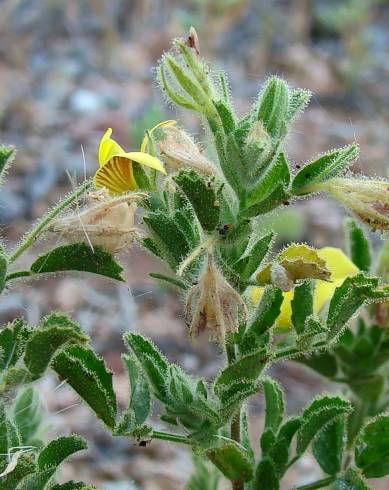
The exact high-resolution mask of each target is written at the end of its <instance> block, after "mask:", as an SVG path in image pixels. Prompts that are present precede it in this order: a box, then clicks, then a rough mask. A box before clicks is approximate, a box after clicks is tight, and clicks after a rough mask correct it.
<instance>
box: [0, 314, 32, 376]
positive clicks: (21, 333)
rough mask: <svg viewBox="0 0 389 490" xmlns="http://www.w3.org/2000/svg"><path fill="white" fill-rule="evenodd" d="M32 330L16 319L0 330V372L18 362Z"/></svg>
mask: <svg viewBox="0 0 389 490" xmlns="http://www.w3.org/2000/svg"><path fill="white" fill-rule="evenodd" d="M31 332H32V330H31V329H30V328H29V327H28V326H27V324H26V323H24V321H23V320H21V319H16V320H14V321H13V322H12V323H9V324H8V325H7V326H6V327H5V328H3V329H1V330H0V350H1V356H0V370H3V369H8V368H10V367H12V366H15V364H16V363H17V362H18V360H19V359H20V357H21V356H22V355H23V353H24V349H25V345H26V342H27V340H28V337H29V336H30V334H31Z"/></svg>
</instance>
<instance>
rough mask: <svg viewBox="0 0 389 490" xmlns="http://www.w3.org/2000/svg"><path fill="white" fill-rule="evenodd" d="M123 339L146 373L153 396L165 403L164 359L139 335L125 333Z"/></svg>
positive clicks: (166, 366) (147, 340)
mask: <svg viewBox="0 0 389 490" xmlns="http://www.w3.org/2000/svg"><path fill="white" fill-rule="evenodd" d="M123 338H124V341H125V343H126V344H127V346H128V347H129V348H130V349H131V350H132V352H133V353H134V354H135V357H136V358H137V359H138V361H139V363H140V365H141V366H142V368H143V370H144V372H145V373H146V375H147V377H148V379H149V382H150V384H151V386H152V387H153V391H154V395H155V396H156V397H157V398H158V399H159V400H161V401H166V400H167V398H166V379H167V373H168V365H169V364H168V361H167V360H166V358H165V357H164V356H163V355H162V354H161V353H160V351H159V350H158V349H157V348H156V347H155V345H154V344H153V343H152V342H151V340H149V339H147V338H146V337H143V336H142V335H140V334H137V333H126V334H124V337H123Z"/></svg>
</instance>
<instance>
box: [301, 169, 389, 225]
mask: <svg viewBox="0 0 389 490" xmlns="http://www.w3.org/2000/svg"><path fill="white" fill-rule="evenodd" d="M310 188H311V189H312V191H313V192H314V191H315V190H325V191H327V192H329V193H330V194H332V195H333V196H334V197H335V198H336V199H337V200H338V201H340V202H341V203H342V204H344V206H345V207H346V208H347V209H348V210H350V211H351V212H352V213H353V214H355V216H357V217H358V218H359V219H360V220H361V221H363V222H364V223H366V224H367V225H369V226H370V227H371V228H373V229H374V230H375V229H377V230H382V231H386V230H389V182H386V181H384V180H367V179H366V180H362V179H347V178H335V179H330V180H327V181H325V182H320V183H317V184H312V185H311V186H310Z"/></svg>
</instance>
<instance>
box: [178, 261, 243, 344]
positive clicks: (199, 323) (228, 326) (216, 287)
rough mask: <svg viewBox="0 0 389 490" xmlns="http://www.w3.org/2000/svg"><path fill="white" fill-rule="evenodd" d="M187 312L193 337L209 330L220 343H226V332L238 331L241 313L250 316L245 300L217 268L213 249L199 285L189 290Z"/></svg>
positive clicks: (190, 332) (212, 336) (213, 338)
mask: <svg viewBox="0 0 389 490" xmlns="http://www.w3.org/2000/svg"><path fill="white" fill-rule="evenodd" d="M186 313H187V317H188V318H189V319H190V330H189V334H190V336H191V337H195V336H198V335H200V334H201V333H202V332H204V331H205V330H208V331H209V333H210V338H211V340H215V341H216V342H218V343H219V344H224V342H225V338H226V334H228V333H234V332H237V331H238V329H239V316H240V314H243V316H244V317H247V308H246V304H245V302H244V301H243V299H242V297H241V296H240V295H239V294H238V293H237V292H236V291H235V289H234V288H233V287H232V286H231V285H230V284H229V283H228V282H227V280H226V279H225V278H224V277H223V275H222V274H221V272H219V270H218V269H217V268H216V266H215V262H214V259H213V255H212V253H211V252H209V253H208V261H207V265H206V267H205V269H204V270H203V272H202V274H201V276H200V278H199V282H198V284H196V285H194V286H193V287H192V288H191V289H190V291H189V294H188V298H187V301H186Z"/></svg>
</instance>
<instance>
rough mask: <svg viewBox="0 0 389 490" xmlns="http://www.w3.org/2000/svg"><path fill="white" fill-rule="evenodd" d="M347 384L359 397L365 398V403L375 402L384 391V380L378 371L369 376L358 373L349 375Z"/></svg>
mask: <svg viewBox="0 0 389 490" xmlns="http://www.w3.org/2000/svg"><path fill="white" fill-rule="evenodd" d="M356 362H358V361H356ZM349 386H350V388H351V389H352V391H353V392H354V393H355V394H356V395H357V396H358V397H359V398H362V399H364V400H366V402H367V403H377V401H378V400H379V398H380V396H381V395H382V393H383V391H384V388H385V380H384V377H383V376H382V375H381V374H379V373H377V374H372V375H370V376H368V375H367V376H363V375H358V376H356V377H351V379H350V381H349Z"/></svg>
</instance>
